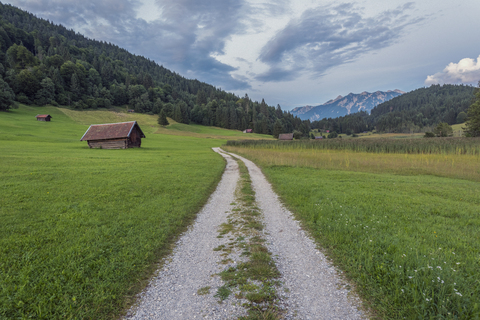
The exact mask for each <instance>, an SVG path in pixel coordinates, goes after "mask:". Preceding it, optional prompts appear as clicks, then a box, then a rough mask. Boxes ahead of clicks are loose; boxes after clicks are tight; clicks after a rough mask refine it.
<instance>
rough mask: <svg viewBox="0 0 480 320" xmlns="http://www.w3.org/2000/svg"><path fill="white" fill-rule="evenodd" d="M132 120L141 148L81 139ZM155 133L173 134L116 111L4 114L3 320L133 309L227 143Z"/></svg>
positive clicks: (0, 197)
mask: <svg viewBox="0 0 480 320" xmlns="http://www.w3.org/2000/svg"><path fill="white" fill-rule="evenodd" d="M43 113H48V114H50V115H52V117H53V118H52V121H51V122H40V121H36V119H35V115H36V114H43ZM129 120H137V121H138V122H139V124H140V127H141V129H142V130H143V131H144V133H145V135H146V138H145V139H143V140H142V148H136V149H127V150H102V149H89V148H88V146H87V143H86V142H80V141H79V140H80V138H81V137H82V135H83V134H84V133H85V131H86V129H87V128H88V125H89V124H93V123H108V122H118V121H129ZM159 130H172V131H174V130H175V129H169V127H167V128H160V127H159V126H158V124H157V123H156V116H149V115H141V114H134V115H132V114H126V113H122V112H119V111H117V112H112V111H108V110H104V111H88V112H79V111H73V110H69V109H59V108H54V107H28V106H20V108H19V109H15V110H11V111H9V112H2V113H0V140H1V141H0V161H1V164H2V165H1V168H0V221H1V223H0V318H1V319H30V318H35V319H108V318H116V317H118V315H120V314H121V313H122V312H123V311H124V310H125V308H126V307H127V306H128V305H130V304H131V303H132V302H133V298H134V295H135V294H137V293H138V292H139V291H141V289H142V288H143V287H144V286H145V285H146V281H147V280H148V278H149V277H150V276H151V275H152V274H153V272H154V271H155V269H156V267H157V266H158V263H159V262H160V261H161V258H162V257H164V256H165V255H166V254H167V253H168V252H169V250H170V249H171V245H172V242H173V241H174V240H175V239H176V237H177V236H178V235H179V234H180V233H181V232H182V231H183V230H185V228H186V227H187V226H188V225H189V224H190V223H191V221H192V219H193V218H194V216H195V214H196V213H197V212H198V211H199V209H200V208H201V206H202V205H203V204H204V203H205V202H206V200H207V199H208V197H209V195H210V194H211V192H212V191H213V190H214V188H215V187H216V185H217V183H218V181H219V180H220V178H221V175H222V173H223V170H224V166H225V164H224V160H223V159H222V157H220V156H219V155H217V154H216V153H214V152H213V151H212V150H211V148H212V147H216V146H220V145H222V144H223V143H224V142H225V140H222V139H213V138H212V139H205V138H203V137H202V136H201V135H200V136H195V134H197V133H194V134H192V135H189V136H178V135H172V134H157V133H155V132H157V131H159ZM204 130H206V131H208V130H210V131H214V132H216V133H218V135H217V136H228V135H230V136H235V134H236V135H238V136H242V133H240V132H236V133H232V132H230V131H229V130H224V131H225V132H222V131H221V130H219V129H216V128H210V129H204ZM206 134H210V132H206Z"/></svg>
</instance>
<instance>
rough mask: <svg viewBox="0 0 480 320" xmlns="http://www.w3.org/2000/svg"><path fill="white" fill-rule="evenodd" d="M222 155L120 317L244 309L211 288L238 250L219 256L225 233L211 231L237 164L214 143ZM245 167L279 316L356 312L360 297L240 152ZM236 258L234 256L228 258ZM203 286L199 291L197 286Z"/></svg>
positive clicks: (212, 315) (230, 197)
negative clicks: (216, 175)
mask: <svg viewBox="0 0 480 320" xmlns="http://www.w3.org/2000/svg"><path fill="white" fill-rule="evenodd" d="M214 151H215V152H218V153H220V154H221V155H222V156H223V157H224V158H225V159H226V161H227V165H226V169H225V172H224V174H223V176H222V179H221V181H220V183H219V184H218V186H217V189H216V190H215V192H214V193H213V194H212V195H211V197H210V199H209V201H208V203H207V204H206V205H205V207H204V208H203V209H202V210H201V211H200V212H199V213H198V215H197V218H196V221H195V222H194V224H193V225H192V226H191V227H190V228H189V230H188V231H187V232H185V234H183V235H182V237H181V238H180V240H179V241H178V242H177V244H176V247H175V249H174V250H173V253H172V254H171V256H170V257H168V258H166V260H165V263H164V265H163V267H162V269H161V270H159V271H158V274H157V276H156V277H154V278H153V279H152V280H151V282H150V284H149V286H148V287H147V288H146V289H145V290H144V292H142V293H141V294H140V295H139V297H138V300H139V302H138V305H137V306H136V307H134V308H132V309H131V310H130V311H129V312H128V313H127V315H126V316H125V319H236V318H238V317H239V316H242V315H246V310H245V309H244V308H243V307H242V306H241V303H242V302H244V301H241V300H237V299H236V298H235V297H234V296H233V295H231V296H230V297H229V298H228V299H226V300H224V301H223V302H222V303H219V300H218V298H215V297H214V295H215V293H216V292H217V289H218V288H219V287H221V286H222V285H224V283H223V281H222V280H221V279H220V277H219V276H218V275H217V274H218V273H219V272H221V271H222V270H224V269H226V268H228V267H230V266H232V265H234V264H235V263H236V262H238V261H239V260H240V259H241V258H240V257H239V256H236V254H235V253H233V255H230V256H229V258H231V259H232V262H231V263H230V264H227V265H225V264H222V263H221V261H222V259H224V257H222V256H221V255H220V254H221V252H219V251H214V249H215V248H217V247H219V246H220V245H227V244H228V242H230V241H231V239H229V237H228V235H225V237H224V238H218V235H219V233H218V228H219V227H220V225H221V224H222V223H225V222H226V221H227V216H228V215H229V213H230V212H231V210H232V209H233V205H232V204H233V203H234V202H235V201H236V200H235V189H236V187H237V182H238V180H239V172H238V165H237V163H236V161H235V160H233V159H232V158H231V157H230V156H229V155H228V154H226V153H225V152H224V151H223V150H221V149H220V148H214ZM234 156H235V157H236V158H239V159H241V160H242V161H243V162H244V163H245V164H246V166H247V168H248V170H249V172H250V178H251V180H252V185H253V188H254V190H255V192H256V202H257V205H258V207H259V208H260V209H261V211H262V214H263V219H264V224H265V229H264V231H263V232H264V238H265V239H266V240H267V247H268V249H269V251H270V252H272V254H273V257H274V261H275V263H276V265H277V268H278V270H279V271H280V273H281V275H282V276H281V279H280V280H281V281H282V282H283V290H282V289H280V290H281V291H279V292H278V294H279V295H280V299H281V308H282V309H284V310H286V314H285V319H361V318H362V313H361V311H360V308H359V307H358V306H360V300H359V299H358V298H354V297H353V295H351V294H349V292H348V290H346V289H345V288H343V289H342V288H341V286H340V284H341V283H342V280H341V279H340V277H339V276H338V274H337V271H336V270H335V268H334V267H333V266H332V265H331V264H329V263H328V261H327V259H326V258H325V256H324V255H323V254H322V253H321V252H320V251H318V250H317V249H316V245H315V243H314V242H313V240H311V239H310V238H309V237H308V235H307V234H306V233H305V231H303V230H302V229H301V228H300V225H299V224H298V222H297V221H295V220H294V219H293V216H292V213H291V212H289V211H288V210H287V209H285V208H284V207H283V205H282V204H281V203H280V201H279V199H278V196H277V195H276V194H275V193H274V192H273V190H272V188H271V186H270V184H269V183H268V182H267V180H266V179H265V177H264V175H263V174H262V172H261V171H260V169H259V168H258V167H257V166H256V165H255V164H253V163H252V162H251V161H249V160H247V159H244V158H242V157H240V156H237V155H234ZM235 261H236V262H235ZM205 287H210V290H205V291H208V293H207V294H203V295H199V294H198V293H197V291H198V290H199V289H201V288H205Z"/></svg>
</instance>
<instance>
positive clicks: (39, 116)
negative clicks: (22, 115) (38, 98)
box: [35, 114, 52, 121]
mask: <svg viewBox="0 0 480 320" xmlns="http://www.w3.org/2000/svg"><path fill="white" fill-rule="evenodd" d="M35 118H37V121H50V119H52V116H51V115H49V114H37V115H36V116H35Z"/></svg>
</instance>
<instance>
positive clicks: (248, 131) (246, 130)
mask: <svg viewBox="0 0 480 320" xmlns="http://www.w3.org/2000/svg"><path fill="white" fill-rule="evenodd" d="M252 132H253V129H245V130H243V133H252Z"/></svg>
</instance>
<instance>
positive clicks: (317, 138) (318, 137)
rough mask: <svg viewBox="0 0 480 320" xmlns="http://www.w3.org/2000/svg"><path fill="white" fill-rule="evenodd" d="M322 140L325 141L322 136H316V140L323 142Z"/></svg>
mask: <svg viewBox="0 0 480 320" xmlns="http://www.w3.org/2000/svg"><path fill="white" fill-rule="evenodd" d="M321 139H323V137H322V136H315V140H321Z"/></svg>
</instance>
